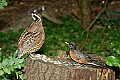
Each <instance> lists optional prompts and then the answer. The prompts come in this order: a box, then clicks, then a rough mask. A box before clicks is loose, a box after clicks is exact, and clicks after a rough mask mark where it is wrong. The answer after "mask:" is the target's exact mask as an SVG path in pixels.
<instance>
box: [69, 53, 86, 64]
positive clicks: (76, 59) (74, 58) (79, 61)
mask: <svg viewBox="0 0 120 80" xmlns="http://www.w3.org/2000/svg"><path fill="white" fill-rule="evenodd" d="M70 57H71V58H72V59H73V60H74V61H76V62H78V63H81V64H87V61H85V60H79V59H78V58H77V56H75V53H74V52H73V51H70Z"/></svg>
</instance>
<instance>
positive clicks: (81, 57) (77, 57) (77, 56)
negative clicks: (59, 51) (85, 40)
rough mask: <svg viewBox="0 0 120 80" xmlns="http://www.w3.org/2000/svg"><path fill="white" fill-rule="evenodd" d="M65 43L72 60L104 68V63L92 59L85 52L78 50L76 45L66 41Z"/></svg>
mask: <svg viewBox="0 0 120 80" xmlns="http://www.w3.org/2000/svg"><path fill="white" fill-rule="evenodd" d="M65 43H66V44H67V45H68V46H69V48H70V52H69V55H70V57H71V59H72V60H73V61H75V62H77V63H80V64H86V65H92V66H97V67H104V68H105V65H102V64H100V63H98V62H97V60H93V59H92V58H91V57H90V56H88V55H87V54H84V53H83V52H82V51H80V50H79V49H78V48H77V46H76V45H74V44H70V43H68V42H65Z"/></svg>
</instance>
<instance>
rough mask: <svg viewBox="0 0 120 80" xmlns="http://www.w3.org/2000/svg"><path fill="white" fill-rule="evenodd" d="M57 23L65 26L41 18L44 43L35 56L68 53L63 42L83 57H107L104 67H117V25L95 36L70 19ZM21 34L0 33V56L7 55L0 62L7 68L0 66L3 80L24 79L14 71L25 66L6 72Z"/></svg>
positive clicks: (119, 50)
mask: <svg viewBox="0 0 120 80" xmlns="http://www.w3.org/2000/svg"><path fill="white" fill-rule="evenodd" d="M60 19H61V20H63V22H64V24H62V25H58V24H55V23H52V22H50V21H48V20H46V19H44V18H43V26H44V29H45V43H44V45H43V47H42V48H41V49H40V51H38V52H40V53H43V54H45V55H47V56H56V55H57V51H58V50H65V51H69V48H68V46H67V45H66V44H65V42H69V43H76V45H77V46H78V47H79V48H80V49H81V50H82V51H83V52H84V53H86V54H87V53H94V54H97V55H102V56H105V57H107V58H106V64H107V65H109V66H116V67H120V62H119V61H120V57H119V55H120V43H119V42H120V28H119V27H118V26H120V25H119V23H118V24H116V23H112V22H110V23H109V24H108V26H105V27H104V28H102V29H97V30H96V31H95V32H84V29H83V28H82V27H80V26H79V25H78V23H77V22H76V21H74V20H72V18H71V17H69V16H66V17H60ZM22 32H23V29H20V30H19V31H18V32H13V31H12V30H8V32H7V33H3V32H0V45H4V46H2V47H1V54H0V55H2V56H3V55H4V54H6V56H3V57H1V58H0V61H1V64H2V63H4V64H3V65H4V66H5V65H6V67H3V65H0V74H1V75H2V79H3V78H10V77H11V76H10V75H11V74H12V76H14V77H15V75H17V77H16V78H18V77H19V78H24V76H22V75H21V76H19V75H20V74H22V72H20V71H18V70H17V69H18V68H21V67H24V65H22V66H20V64H19V66H16V67H14V68H13V70H14V71H12V69H9V68H8V66H9V64H8V63H7V62H9V61H10V60H11V58H13V57H14V55H15V53H14V52H15V50H16V49H17V48H16V46H15V45H16V44H17V41H18V38H19V37H20V34H21V33H22ZM83 32H84V33H83ZM14 64H15V62H14ZM16 65H17V64H16ZM12 66H13V65H12ZM3 68H4V69H3ZM16 78H15V79H16ZM15 79H13V80H15Z"/></svg>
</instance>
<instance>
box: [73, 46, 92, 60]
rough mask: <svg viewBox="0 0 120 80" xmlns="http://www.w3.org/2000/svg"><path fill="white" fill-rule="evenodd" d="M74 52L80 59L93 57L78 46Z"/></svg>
mask: <svg viewBox="0 0 120 80" xmlns="http://www.w3.org/2000/svg"><path fill="white" fill-rule="evenodd" d="M74 52H75V56H77V58H78V60H91V58H90V57H89V56H88V55H86V54H84V53H83V52H82V51H80V50H79V49H78V47H76V50H74Z"/></svg>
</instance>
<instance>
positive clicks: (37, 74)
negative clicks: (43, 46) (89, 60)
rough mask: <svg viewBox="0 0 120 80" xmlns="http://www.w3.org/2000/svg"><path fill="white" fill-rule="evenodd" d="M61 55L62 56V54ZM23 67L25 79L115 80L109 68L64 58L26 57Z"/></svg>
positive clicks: (113, 73)
mask: <svg viewBox="0 0 120 80" xmlns="http://www.w3.org/2000/svg"><path fill="white" fill-rule="evenodd" d="M62 57H63V56H62ZM26 61H27V65H26V67H25V68H24V70H23V71H24V75H25V76H26V77H27V79H26V80H115V72H114V71H113V70H111V69H109V68H99V67H96V68H95V67H94V68H93V67H86V66H81V65H80V64H78V63H75V62H73V61H72V60H68V59H66V60H65V58H64V59H63V58H62V59H61V56H59V57H57V58H56V57H52V58H50V57H46V56H45V55H42V57H41V55H40V58H39V59H36V60H32V59H31V58H27V59H26Z"/></svg>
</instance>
